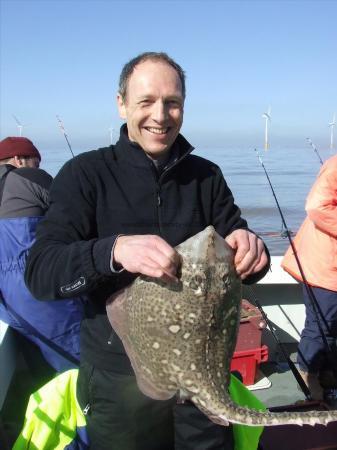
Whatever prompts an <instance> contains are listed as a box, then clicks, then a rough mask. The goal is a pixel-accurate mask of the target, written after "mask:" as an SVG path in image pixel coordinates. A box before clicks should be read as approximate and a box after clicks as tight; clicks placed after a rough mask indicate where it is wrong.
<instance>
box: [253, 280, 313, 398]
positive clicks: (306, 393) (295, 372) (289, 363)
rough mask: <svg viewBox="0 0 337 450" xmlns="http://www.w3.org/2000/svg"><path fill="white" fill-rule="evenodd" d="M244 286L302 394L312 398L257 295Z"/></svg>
mask: <svg viewBox="0 0 337 450" xmlns="http://www.w3.org/2000/svg"><path fill="white" fill-rule="evenodd" d="M246 287H247V288H248V290H249V291H250V294H251V298H252V300H253V302H254V304H255V306H256V307H257V308H258V310H259V311H260V313H261V315H262V318H263V320H264V321H265V322H266V324H267V326H268V328H269V330H270V332H271V334H272V336H273V338H274V340H275V342H276V343H277V345H278V346H279V348H280V350H281V352H282V355H283V357H284V358H285V360H286V361H287V363H288V366H289V368H290V370H291V371H292V373H293V375H294V377H295V378H296V381H297V383H298V384H299V386H300V388H301V390H302V392H303V394H304V395H305V397H306V399H307V400H312V397H311V393H310V391H309V388H308V386H307V385H306V384H305V382H304V380H303V378H302V377H301V375H300V373H299V371H298V369H297V367H296V366H295V364H294V362H293V361H292V360H291V359H290V358H289V355H288V353H287V351H286V350H285V347H284V345H283V344H282V342H281V341H280V340H279V338H278V336H277V334H276V333H275V329H274V326H273V324H272V322H271V321H270V320H269V318H268V316H267V314H266V313H265V312H264V310H263V308H262V306H261V304H260V302H259V301H258V299H257V297H256V295H255V292H254V290H253V288H252V287H251V286H246Z"/></svg>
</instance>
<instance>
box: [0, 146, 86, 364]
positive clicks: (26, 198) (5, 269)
mask: <svg viewBox="0 0 337 450" xmlns="http://www.w3.org/2000/svg"><path fill="white" fill-rule="evenodd" d="M40 161H41V155H40V153H39V151H38V150H37V148H36V147H35V146H34V144H33V143H32V142H31V141H30V140H29V139H27V138H25V137H7V138H5V139H4V140H2V141H1V142H0V236H1V239H0V319H1V320H2V321H3V322H5V323H7V324H8V325H10V326H11V327H12V328H14V329H15V330H16V331H18V332H19V333H20V334H21V335H23V336H24V337H25V338H28V339H29V340H30V341H32V342H33V343H35V344H36V345H37V346H38V347H39V349H40V350H41V353H42V355H43V356H44V359H45V360H46V361H47V362H48V364H49V365H50V366H52V368H53V369H55V370H56V371H58V372H59V371H63V370H66V369H69V368H72V367H74V366H76V365H77V363H78V361H79V353H80V349H79V331H80V323H81V320H82V315H83V302H82V301H79V299H66V300H63V301H61V302H60V301H47V302H43V303H42V302H40V301H38V300H36V299H35V298H34V297H33V296H32V295H31V293H30V292H29V290H28V289H27V287H26V285H25V282H24V270H25V266H26V258H27V254H28V251H29V249H30V247H31V246H32V244H33V242H34V240H35V230H36V226H37V224H38V223H39V222H40V220H41V218H42V217H43V216H44V214H45V213H46V211H47V209H48V197H49V188H50V185H51V183H52V177H51V176H50V175H49V174H48V173H47V172H45V171H44V170H41V169H39V165H40ZM24 341H25V340H24Z"/></svg>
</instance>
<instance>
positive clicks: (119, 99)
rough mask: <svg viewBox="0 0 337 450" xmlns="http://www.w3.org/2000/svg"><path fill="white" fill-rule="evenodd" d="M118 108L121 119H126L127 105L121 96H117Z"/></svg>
mask: <svg viewBox="0 0 337 450" xmlns="http://www.w3.org/2000/svg"><path fill="white" fill-rule="evenodd" d="M117 107H118V112H119V117H120V118H121V119H126V110H125V103H124V100H123V99H122V96H121V94H119V93H118V94H117Z"/></svg>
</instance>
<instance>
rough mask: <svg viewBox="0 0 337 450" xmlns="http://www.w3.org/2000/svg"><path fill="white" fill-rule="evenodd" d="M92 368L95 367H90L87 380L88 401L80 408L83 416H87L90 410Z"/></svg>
mask: <svg viewBox="0 0 337 450" xmlns="http://www.w3.org/2000/svg"><path fill="white" fill-rule="evenodd" d="M94 370H95V367H92V369H91V372H90V377H89V381H88V403H87V404H86V405H85V407H84V408H83V410H82V412H83V415H84V416H87V415H88V414H89V412H90V410H91V403H92V380H93V376H94Z"/></svg>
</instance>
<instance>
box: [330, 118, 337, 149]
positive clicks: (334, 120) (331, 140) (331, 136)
mask: <svg viewBox="0 0 337 450" xmlns="http://www.w3.org/2000/svg"><path fill="white" fill-rule="evenodd" d="M328 125H329V127H330V149H331V150H332V149H333V129H334V127H335V126H336V113H334V115H333V118H332V122H330V123H329V124H328Z"/></svg>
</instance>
